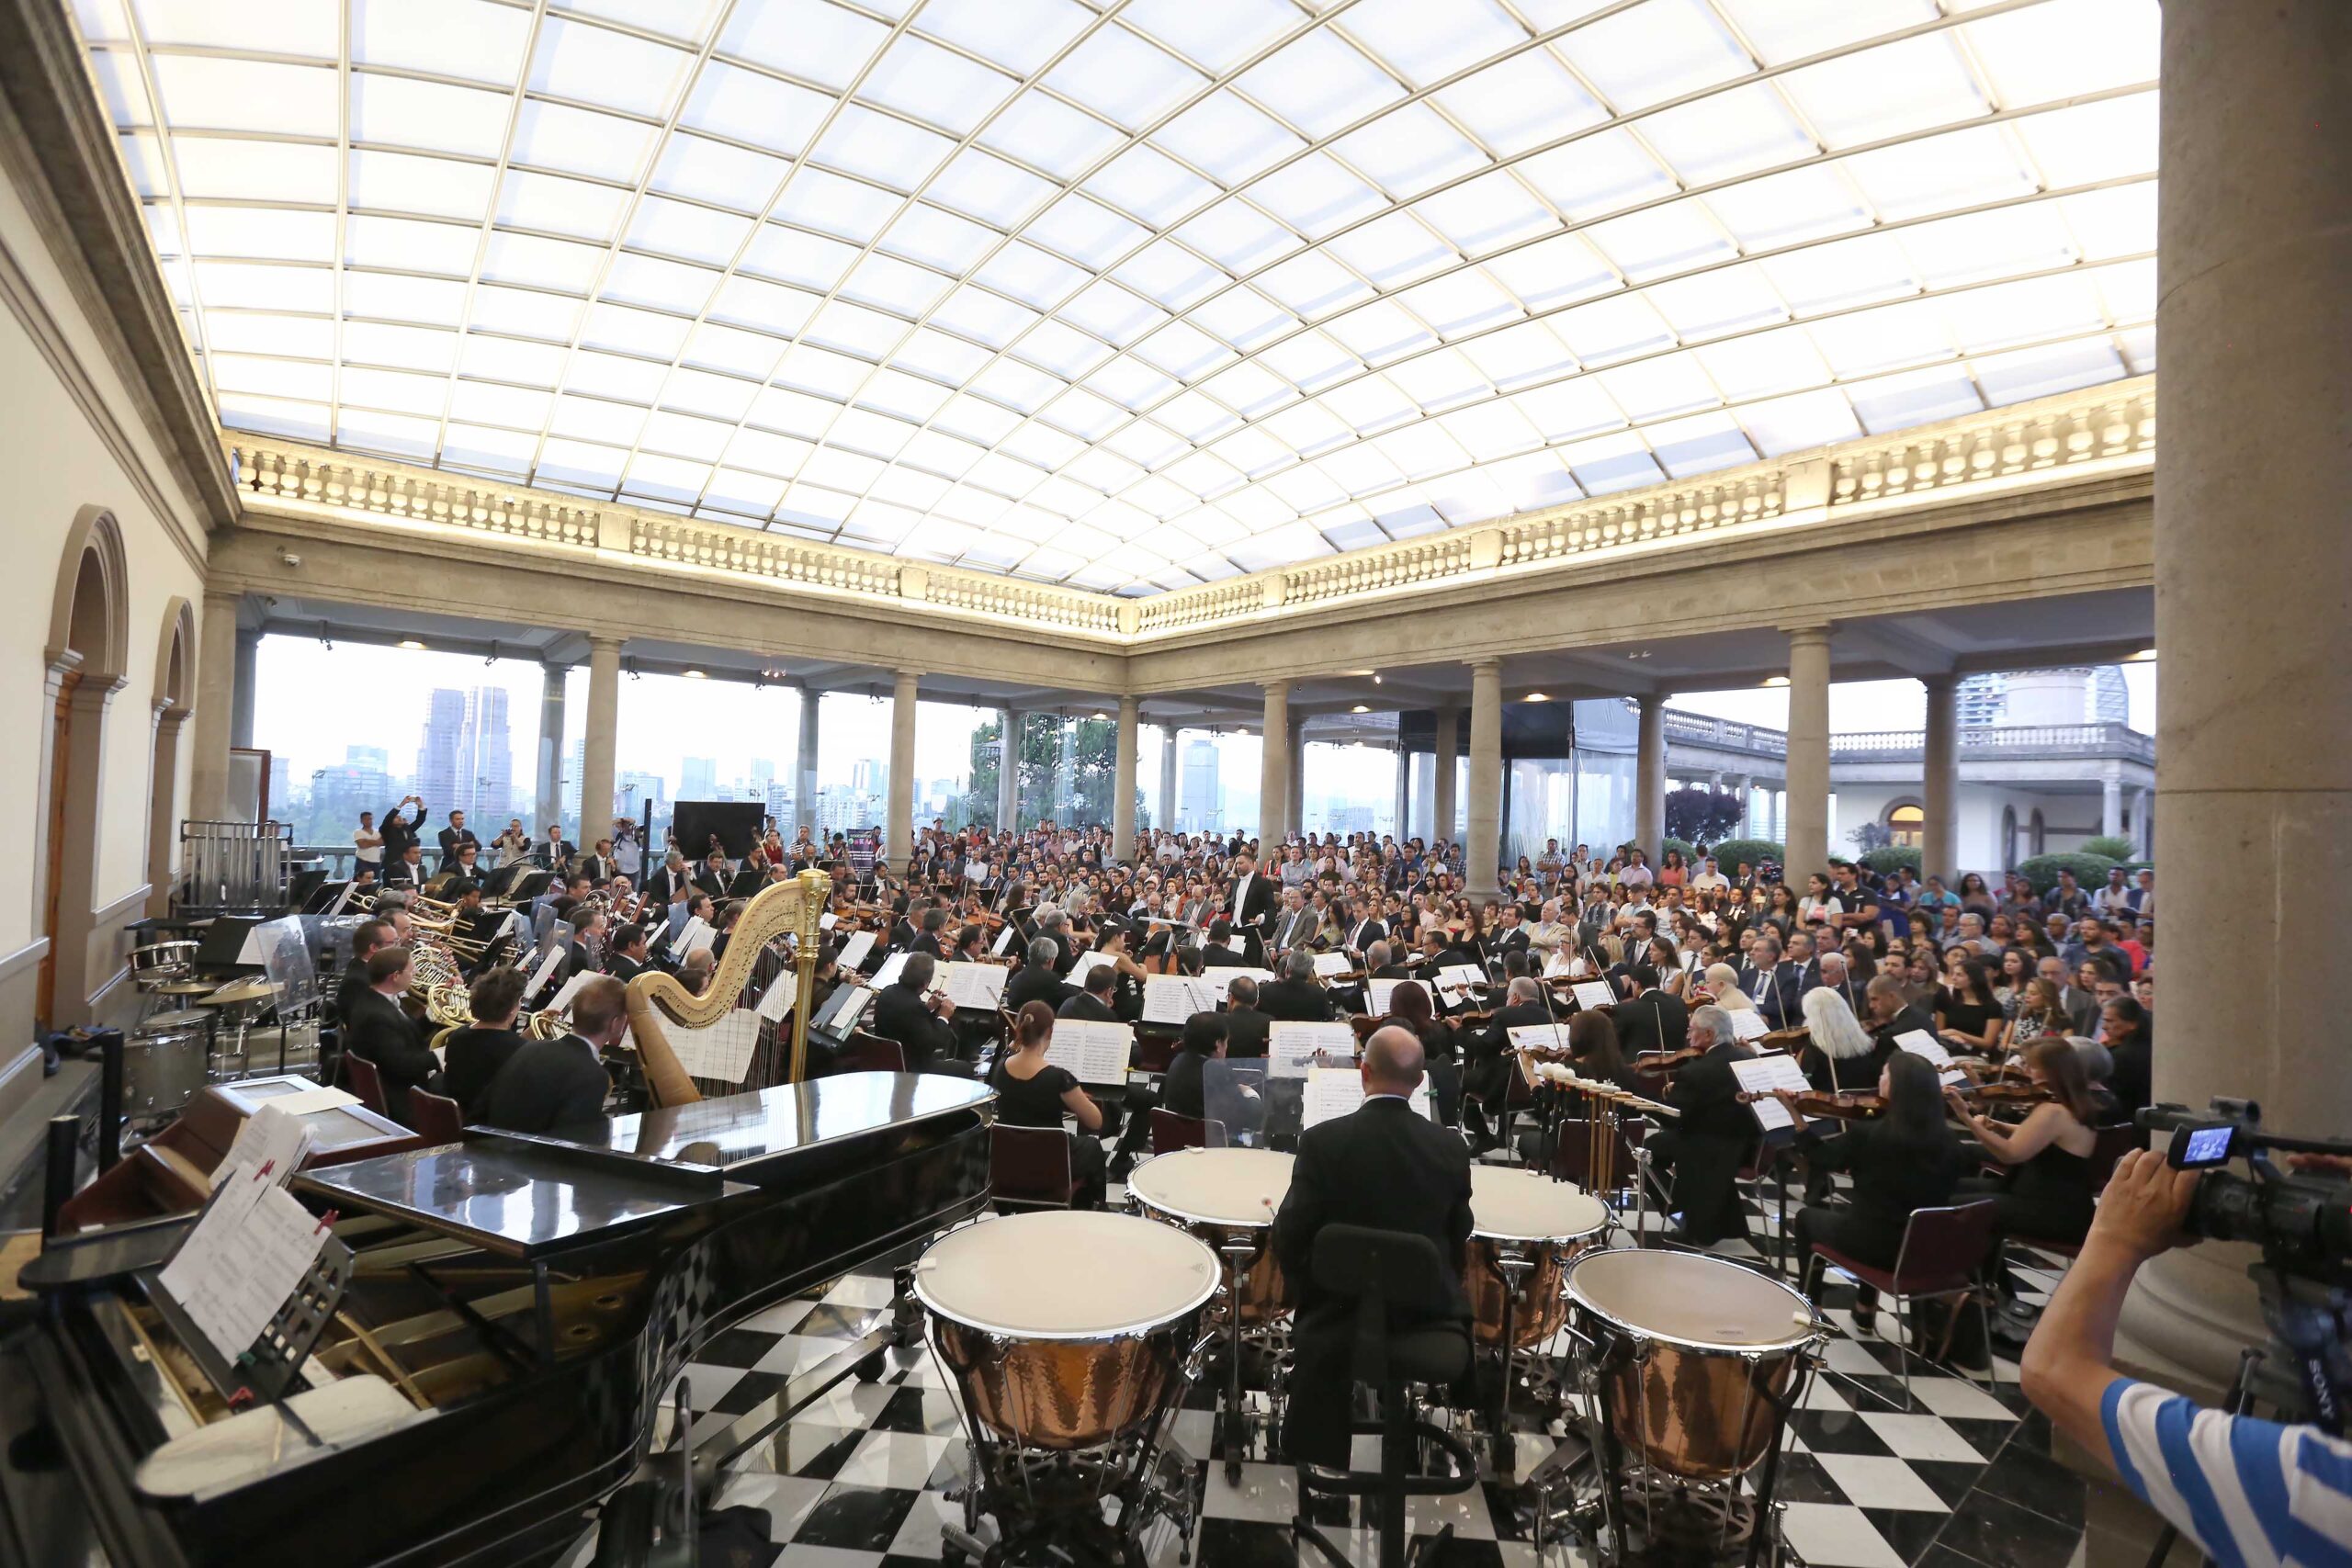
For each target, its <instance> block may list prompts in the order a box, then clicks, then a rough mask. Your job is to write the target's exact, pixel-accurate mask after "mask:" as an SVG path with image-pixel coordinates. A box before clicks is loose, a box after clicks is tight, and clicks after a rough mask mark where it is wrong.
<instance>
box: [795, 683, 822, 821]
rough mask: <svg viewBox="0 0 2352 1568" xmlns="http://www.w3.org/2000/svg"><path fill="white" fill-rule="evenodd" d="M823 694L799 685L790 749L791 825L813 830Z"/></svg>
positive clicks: (815, 817) (815, 818) (815, 819)
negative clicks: (795, 737)
mask: <svg viewBox="0 0 2352 1568" xmlns="http://www.w3.org/2000/svg"><path fill="white" fill-rule="evenodd" d="M824 702H825V694H824V693H822V692H817V691H811V690H810V689H809V687H807V686H805V685H804V686H802V687H801V688H800V735H799V739H798V740H797V742H796V743H795V745H794V746H793V749H792V826H793V828H794V829H796V830H797V829H802V828H806V829H809V835H810V836H811V837H814V836H815V835H816V831H817V739H818V732H819V731H820V729H821V728H823V717H824Z"/></svg>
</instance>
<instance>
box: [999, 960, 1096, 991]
mask: <svg viewBox="0 0 2352 1568" xmlns="http://www.w3.org/2000/svg"><path fill="white" fill-rule="evenodd" d="M1117 962H1118V960H1117V959H1115V958H1114V957H1112V956H1111V955H1110V954H1109V953H1080V954H1079V955H1078V960H1077V962H1076V963H1074V964H1071V965H1070V966H1069V974H1067V975H1065V976H1062V978H1063V979H1064V980H1066V981H1068V982H1069V984H1071V985H1073V986H1076V987H1078V988H1079V989H1080V990H1081V991H1082V990H1084V989H1086V977H1087V976H1089V975H1091V974H1093V973H1094V971H1095V970H1096V969H1098V968H1100V967H1101V966H1102V965H1103V964H1116V963H1117ZM997 989H998V990H999V991H1000V992H1001V991H1002V990H1003V989H1004V987H1001V986H1000V987H997Z"/></svg>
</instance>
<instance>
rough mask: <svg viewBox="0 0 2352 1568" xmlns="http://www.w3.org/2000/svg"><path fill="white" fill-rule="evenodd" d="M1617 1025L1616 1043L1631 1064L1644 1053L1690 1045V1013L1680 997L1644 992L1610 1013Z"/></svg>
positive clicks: (1658, 992) (1672, 1049) (1612, 1020)
mask: <svg viewBox="0 0 2352 1568" xmlns="http://www.w3.org/2000/svg"><path fill="white" fill-rule="evenodd" d="M1610 1018H1611V1022H1613V1023H1615V1024H1616V1025H1617V1043H1618V1044H1619V1045H1620V1046H1622V1047H1623V1049H1624V1052H1625V1059H1626V1060H1627V1061H1629V1062H1630V1061H1632V1060H1633V1059H1634V1057H1635V1056H1637V1055H1641V1054H1642V1053H1643V1052H1645V1051H1679V1050H1681V1049H1682V1047H1683V1046H1684V1045H1686V1044H1688V1043H1690V1039H1691V1010H1690V1009H1689V1008H1687V1007H1685V1006H1684V1005H1683V1003H1682V998H1680V997H1670V996H1668V995H1667V994H1666V993H1665V992H1664V991H1657V990H1650V991H1644V992H1643V993H1642V994H1641V995H1640V996H1638V997H1635V998H1633V999H1632V1000H1631V1001H1623V1002H1619V1003H1618V1004H1617V1005H1616V1007H1615V1008H1614V1009H1612V1010H1611V1014H1610Z"/></svg>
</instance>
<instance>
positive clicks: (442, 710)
mask: <svg viewBox="0 0 2352 1568" xmlns="http://www.w3.org/2000/svg"><path fill="white" fill-rule="evenodd" d="M465 728H466V694H465V693H463V692H459V691H454V690H452V689H450V688H449V687H447V686H443V687H439V688H436V689H435V691H434V692H433V694H431V695H430V696H428V697H427V698H426V699H425V705H424V742H423V744H421V745H420V746H418V748H417V751H416V793H417V794H418V795H422V796H424V805H425V808H426V809H427V810H429V811H434V812H446V811H447V810H448V809H449V808H450V807H453V806H454V807H457V808H458V810H460V811H462V810H464V809H465V808H466V807H467V806H468V805H469V803H470V802H469V798H466V797H461V795H460V794H459V783H458V781H459V780H460V779H461V778H463V779H465V781H466V784H465V791H466V796H470V795H471V793H472V780H471V778H470V776H469V775H467V774H464V773H461V772H460V771H459V770H460V755H461V753H462V751H463V750H464V741H465Z"/></svg>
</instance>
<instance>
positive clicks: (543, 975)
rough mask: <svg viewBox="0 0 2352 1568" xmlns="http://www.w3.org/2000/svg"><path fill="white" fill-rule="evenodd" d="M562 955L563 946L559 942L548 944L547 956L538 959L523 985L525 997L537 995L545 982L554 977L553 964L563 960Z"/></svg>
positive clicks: (544, 985)
mask: <svg viewBox="0 0 2352 1568" xmlns="http://www.w3.org/2000/svg"><path fill="white" fill-rule="evenodd" d="M563 955H564V946H563V944H562V943H561V942H549V943H548V952H547V956H546V957H544V958H542V959H540V960H539V966H538V967H537V969H534V970H532V971H531V978H530V980H529V981H528V982H527V983H526V984H525V986H524V987H523V995H524V996H525V997H526V998H527V997H536V996H537V995H538V994H539V992H540V991H541V990H542V989H544V988H545V987H546V986H547V983H548V981H549V980H551V979H553V978H555V966H556V965H557V964H560V963H562V962H563Z"/></svg>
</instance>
